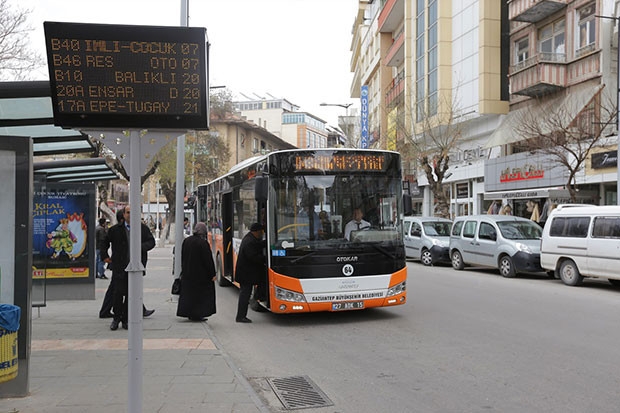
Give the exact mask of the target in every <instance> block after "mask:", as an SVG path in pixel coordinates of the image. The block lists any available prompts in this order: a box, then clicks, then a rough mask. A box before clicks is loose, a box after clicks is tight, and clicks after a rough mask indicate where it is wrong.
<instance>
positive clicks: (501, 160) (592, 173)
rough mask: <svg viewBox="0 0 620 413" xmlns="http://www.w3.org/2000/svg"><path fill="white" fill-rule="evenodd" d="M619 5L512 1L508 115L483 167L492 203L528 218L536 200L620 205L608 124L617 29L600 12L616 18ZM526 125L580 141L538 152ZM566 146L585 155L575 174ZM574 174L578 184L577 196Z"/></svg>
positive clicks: (582, 0) (586, 0) (590, 0)
mask: <svg viewBox="0 0 620 413" xmlns="http://www.w3.org/2000/svg"><path fill="white" fill-rule="evenodd" d="M617 3H618V2H616V1H613V0H555V1H533V0H513V1H509V2H508V17H509V21H510V70H509V74H508V79H509V86H510V113H509V114H508V115H507V116H506V117H505V119H503V121H502V124H501V125H500V126H499V127H498V128H497V130H496V131H495V132H494V133H493V135H492V136H491V138H490V139H489V141H488V142H487V144H486V145H485V146H486V148H487V149H488V150H490V151H491V155H492V159H489V160H487V161H486V165H485V200H486V201H487V202H489V201H491V200H501V201H502V202H503V203H509V204H512V205H513V211H515V214H517V215H520V216H525V217H530V216H531V212H532V211H531V209H532V205H536V206H539V207H540V209H541V210H542V209H543V208H548V207H549V206H550V205H551V206H552V205H554V204H559V203H566V202H575V201H576V202H580V203H590V204H595V205H598V204H617V190H616V188H617V187H616V182H617V131H616V130H617V128H616V126H615V121H612V122H611V125H609V126H607V128H605V123H606V121H609V115H610V114H611V115H612V116H613V115H614V112H615V113H616V114H617V107H616V98H617V73H618V72H617V52H618V50H617V47H618V46H617V45H618V42H617V41H618V32H617V29H615V26H616V24H615V22H614V21H613V20H611V19H606V18H600V17H599V16H607V17H615V16H617ZM528 124H529V125H535V127H536V128H537V131H538V134H539V136H540V137H542V138H543V139H545V138H544V137H545V136H552V135H551V134H553V133H572V134H577V137H578V139H575V138H573V139H572V140H570V139H568V140H567V142H566V144H565V145H563V146H566V148H563V149H562V150H560V151H556V150H543V151H542V152H541V151H535V152H533V151H532V150H531V149H532V146H531V145H530V144H529V143H528V142H529V141H528V139H531V138H532V135H531V134H529V133H528V132H527V127H526V126H524V125H528ZM530 129H531V128H530ZM613 134H616V136H611V135H613ZM579 136H581V137H579ZM599 136H600V138H597V137H599ZM593 137H594V138H593ZM547 139H549V138H547ZM593 139H594V140H595V142H596V143H594V145H592V146H593V147H592V148H590V147H589V146H587V145H591V144H590V142H592V141H593ZM554 142H555V141H554ZM568 150H571V151H572V152H573V153H576V154H579V156H580V157H584V156H585V162H584V165H583V166H582V167H581V168H579V170H578V171H577V174H576V175H575V176H574V177H573V178H571V176H570V168H568V167H567V166H566V165H564V164H563V163H566V162H567V161H566V159H568V161H570V160H571V159H576V157H575V156H574V155H570V153H569V152H568ZM564 156H566V158H565V159H564V160H563V159H562V157H564ZM571 156H573V158H571ZM569 180H570V181H571V183H572V184H575V185H576V187H577V188H578V190H579V192H578V193H577V199H576V200H575V199H571V196H570V194H569V192H568V189H567V188H568V186H569V185H568V184H569Z"/></svg>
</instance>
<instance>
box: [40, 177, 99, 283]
mask: <svg viewBox="0 0 620 413" xmlns="http://www.w3.org/2000/svg"><path fill="white" fill-rule="evenodd" d="M93 197H94V187H93V185H92V184H83V185H77V184H53V183H48V184H47V185H46V187H45V189H44V190H35V193H34V196H33V199H34V205H33V221H34V222H33V224H34V225H33V254H32V255H33V274H32V276H33V279H35V280H36V279H40V278H46V279H48V280H49V279H67V278H88V277H89V275H90V268H91V261H92V262H94V259H93V257H91V255H92V254H93V252H91V250H92V251H94V248H91V245H90V243H91V242H92V241H91V238H93V239H94V235H93V234H94V230H95V228H94V227H93V228H90V222H91V217H90V213H91V209H90V206H91V203H92V204H94V202H93ZM91 233H92V234H91Z"/></svg>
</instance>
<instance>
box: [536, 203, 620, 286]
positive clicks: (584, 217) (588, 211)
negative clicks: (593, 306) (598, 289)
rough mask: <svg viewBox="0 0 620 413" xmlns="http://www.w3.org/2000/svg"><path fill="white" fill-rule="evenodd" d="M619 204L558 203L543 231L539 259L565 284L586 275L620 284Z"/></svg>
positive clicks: (543, 265) (581, 280) (577, 283)
mask: <svg viewBox="0 0 620 413" xmlns="http://www.w3.org/2000/svg"><path fill="white" fill-rule="evenodd" d="M619 258H620V207H619V206H585V207H583V206H582V207H578V206H573V207H570V208H566V207H563V206H559V207H557V208H556V209H554V210H553V212H552V213H551V214H550V215H549V219H548V220H547V223H546V225H545V229H544V230H543V234H542V241H541V247H540V263H541V265H542V267H543V268H545V269H546V270H549V271H554V272H555V275H556V276H558V277H559V278H560V279H561V280H562V282H564V284H566V285H580V284H581V283H582V282H583V278H584V277H602V278H607V279H608V280H609V282H610V283H611V284H613V285H620V271H619V269H618V262H619V261H618V259H619Z"/></svg>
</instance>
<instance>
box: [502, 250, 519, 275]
mask: <svg viewBox="0 0 620 413" xmlns="http://www.w3.org/2000/svg"><path fill="white" fill-rule="evenodd" d="M499 273H500V274H501V275H502V277H505V278H512V277H514V276H515V275H516V272H515V266H514V264H513V263H512V259H511V258H510V257H509V256H508V255H504V256H502V257H501V258H500V259H499Z"/></svg>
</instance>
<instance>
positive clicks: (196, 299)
mask: <svg viewBox="0 0 620 413" xmlns="http://www.w3.org/2000/svg"><path fill="white" fill-rule="evenodd" d="M214 281H215V264H214V263H213V254H212V253H211V247H210V246H209V243H208V242H207V226H206V225H205V223H203V222H199V223H197V224H196V226H195V227H194V233H193V235H190V236H189V237H187V238H185V239H184V240H183V245H182V246H181V293H180V294H179V303H178V305H177V316H179V317H187V318H189V319H190V320H192V321H205V319H206V317H208V316H210V315H212V314H215V283H214Z"/></svg>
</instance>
